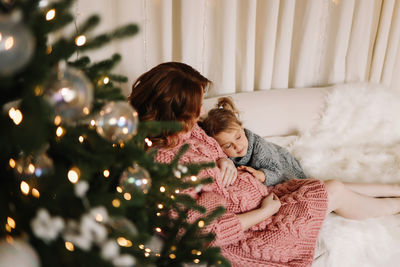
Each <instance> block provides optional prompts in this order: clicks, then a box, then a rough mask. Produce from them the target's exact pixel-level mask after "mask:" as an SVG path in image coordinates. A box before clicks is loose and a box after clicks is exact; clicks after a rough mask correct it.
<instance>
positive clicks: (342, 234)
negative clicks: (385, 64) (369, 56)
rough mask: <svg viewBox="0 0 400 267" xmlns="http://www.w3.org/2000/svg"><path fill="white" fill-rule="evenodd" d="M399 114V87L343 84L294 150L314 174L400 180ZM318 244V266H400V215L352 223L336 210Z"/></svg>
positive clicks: (310, 172) (381, 180)
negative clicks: (319, 252)
mask: <svg viewBox="0 0 400 267" xmlns="http://www.w3.org/2000/svg"><path fill="white" fill-rule="evenodd" d="M399 114H400V91H399V90H397V92H396V91H395V90H393V89H388V88H385V87H382V86H377V85H371V84H350V85H339V86H336V87H335V88H334V89H333V91H332V92H331V93H330V94H329V95H328V97H327V105H326V109H325V111H324V114H322V116H321V119H320V121H319V123H318V124H317V125H316V126H315V127H314V128H313V129H311V130H310V131H309V132H307V133H306V134H304V135H303V136H301V137H300V138H299V139H298V140H296V141H295V142H294V143H293V145H292V146H291V147H290V148H289V150H290V151H291V152H292V153H293V154H294V156H296V158H297V159H299V160H300V162H301V165H302V166H303V169H304V171H305V173H306V174H307V176H309V177H315V178H319V179H338V180H343V181H350V182H383V183H400V119H399ZM318 246H319V250H320V251H321V252H322V255H321V257H320V258H317V259H316V260H315V261H314V264H313V267H326V266H330V267H353V266H363V267H377V266H385V267H387V266H389V267H394V266H400V216H390V217H385V218H379V219H368V220H365V221H353V220H347V219H343V218H341V217H339V216H335V215H333V214H331V215H329V216H328V218H327V219H326V220H325V222H324V225H323V227H322V230H321V233H320V237H319V241H318ZM323 252H327V253H323Z"/></svg>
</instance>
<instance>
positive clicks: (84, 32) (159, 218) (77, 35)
mask: <svg viewBox="0 0 400 267" xmlns="http://www.w3.org/2000/svg"><path fill="white" fill-rule="evenodd" d="M72 2H73V1H72V0H58V1H47V0H15V1H14V0H2V1H0V86H1V91H0V92H1V98H0V102H1V108H2V112H1V115H0V150H1V156H0V163H1V168H0V170H1V184H0V198H1V201H0V205H1V208H0V222H1V223H0V225H1V231H0V233H1V236H0V240H1V241H0V266H20V265H23V266H39V265H41V266H182V265H183V264H184V263H191V264H197V263H200V264H202V263H208V264H211V265H222V266H227V265H229V263H227V262H226V260H225V259H224V258H223V257H222V256H221V255H220V254H219V249H218V248H215V247H207V244H208V243H209V242H210V241H212V240H213V235H212V234H210V233H204V232H202V228H204V226H205V225H207V223H209V222H210V221H211V220H213V219H214V218H215V217H216V216H219V215H220V214H221V213H222V212H223V209H222V208H221V209H217V210H216V211H215V212H213V213H212V214H209V215H207V216H203V217H201V218H200V219H198V220H197V221H195V222H192V223H189V222H188V221H187V220H186V213H187V211H188V210H189V209H194V210H198V211H200V212H203V213H204V212H205V210H204V208H203V207H201V206H198V205H196V202H195V201H194V200H193V199H192V198H190V197H189V196H187V195H185V194H180V191H182V190H184V189H186V188H188V187H201V185H202V184H204V183H208V182H210V181H211V178H209V179H197V177H196V175H197V174H198V172H199V171H200V170H201V169H203V168H207V167H211V166H213V163H204V164H190V165H181V164H179V158H180V156H182V154H183V153H184V152H185V150H186V149H187V147H186V146H183V147H182V148H181V150H180V153H179V154H178V155H177V157H176V158H175V159H174V160H173V161H172V162H171V164H160V163H157V162H154V156H155V153H156V149H154V148H152V147H151V146H152V144H151V141H150V139H148V137H150V136H156V135H157V134H158V133H160V132H161V131H164V130H169V131H176V130H179V127H180V126H179V124H177V123H174V122H146V123H141V122H139V121H138V116H137V113H136V111H135V110H134V109H133V108H132V107H131V106H130V105H129V104H128V103H127V101H126V97H125V96H124V95H123V94H122V93H121V90H120V88H119V85H120V84H121V83H123V82H126V81H127V79H126V77H124V76H121V75H118V74H115V73H113V72H112V69H113V67H114V66H115V65H116V64H117V63H118V61H120V59H121V57H120V56H119V55H118V54H115V55H112V56H111V57H110V58H107V59H105V60H102V61H98V62H91V60H90V58H89V57H88V56H87V52H88V51H90V50H92V49H96V48H99V47H102V46H103V45H106V44H108V43H109V42H111V41H113V40H117V39H122V38H126V37H128V36H132V35H134V34H135V33H136V32H137V31H138V30H139V29H138V27H137V26H136V25H134V24H133V25H126V26H123V27H120V28H118V29H115V30H114V31H112V32H107V33H104V34H100V35H93V34H91V31H92V30H93V29H94V28H95V27H96V25H97V24H98V23H99V17H98V16H96V15H93V16H90V17H89V18H87V19H86V20H85V21H84V22H83V23H82V24H81V25H76V31H75V32H74V33H73V34H71V35H70V36H68V35H65V34H63V35H61V37H59V38H56V37H55V36H57V35H58V36H60V34H56V33H59V32H60V30H62V29H64V28H65V27H67V26H68V25H71V23H73V22H74V16H73V15H72V14H71V11H70V7H71V4H72Z"/></svg>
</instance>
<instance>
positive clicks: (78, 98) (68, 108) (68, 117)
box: [44, 61, 93, 124]
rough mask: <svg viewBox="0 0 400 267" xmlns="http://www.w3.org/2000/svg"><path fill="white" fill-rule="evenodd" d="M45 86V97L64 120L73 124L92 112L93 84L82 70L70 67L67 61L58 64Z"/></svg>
mask: <svg viewBox="0 0 400 267" xmlns="http://www.w3.org/2000/svg"><path fill="white" fill-rule="evenodd" d="M44 88H45V94H44V96H45V98H46V99H47V101H48V102H49V103H50V105H51V106H52V107H53V108H54V111H55V113H56V114H57V115H59V116H60V117H61V121H62V122H65V123H67V124H73V123H75V122H76V120H77V119H79V118H81V117H83V116H85V115H88V114H89V113H90V108H91V106H92V101H93V85H92V83H91V82H90V81H89V79H88V78H86V76H85V74H84V73H83V72H82V71H81V70H78V69H75V68H73V67H68V66H67V64H66V62H65V61H61V62H60V63H59V64H58V67H57V69H55V70H54V72H53V73H52V74H51V76H50V78H49V82H48V83H47V84H46V85H45V86H44Z"/></svg>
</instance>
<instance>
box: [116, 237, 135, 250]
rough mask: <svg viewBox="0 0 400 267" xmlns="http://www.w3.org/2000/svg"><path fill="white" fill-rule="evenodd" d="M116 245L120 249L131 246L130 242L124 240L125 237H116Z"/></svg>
mask: <svg viewBox="0 0 400 267" xmlns="http://www.w3.org/2000/svg"><path fill="white" fill-rule="evenodd" d="M117 243H118V245H120V246H121V247H127V248H128V247H131V246H132V241H130V240H128V239H126V238H125V237H122V236H120V237H118V238H117Z"/></svg>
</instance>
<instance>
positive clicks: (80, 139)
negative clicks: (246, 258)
mask: <svg viewBox="0 0 400 267" xmlns="http://www.w3.org/2000/svg"><path fill="white" fill-rule="evenodd" d="M78 140H79V143H83V142H84V141H85V138H84V137H83V136H82V135H81V136H79V137H78Z"/></svg>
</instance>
